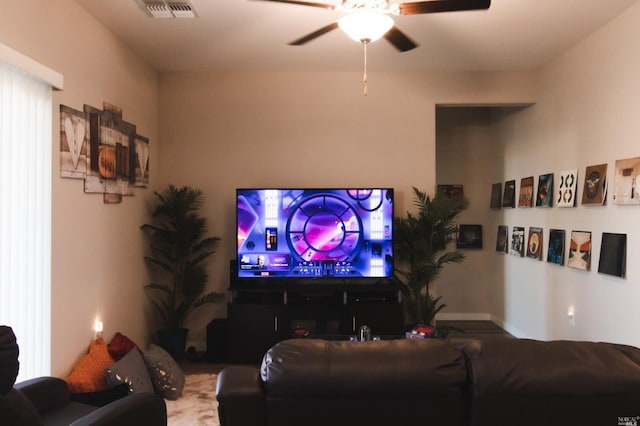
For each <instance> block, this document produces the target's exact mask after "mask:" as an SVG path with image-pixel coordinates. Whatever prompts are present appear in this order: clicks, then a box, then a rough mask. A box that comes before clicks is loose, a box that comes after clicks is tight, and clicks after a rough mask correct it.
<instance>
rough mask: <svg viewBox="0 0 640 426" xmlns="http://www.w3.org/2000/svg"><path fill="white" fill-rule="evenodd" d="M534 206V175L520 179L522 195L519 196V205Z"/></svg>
mask: <svg viewBox="0 0 640 426" xmlns="http://www.w3.org/2000/svg"><path fill="white" fill-rule="evenodd" d="M531 206H533V176H529V177H526V178H522V179H521V180H520V196H519V197H518V207H531Z"/></svg>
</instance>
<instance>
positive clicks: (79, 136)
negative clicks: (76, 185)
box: [60, 103, 149, 203]
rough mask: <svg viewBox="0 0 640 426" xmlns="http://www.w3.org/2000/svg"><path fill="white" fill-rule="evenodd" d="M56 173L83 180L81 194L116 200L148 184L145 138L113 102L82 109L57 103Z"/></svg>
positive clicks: (87, 106)
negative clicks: (100, 195)
mask: <svg viewBox="0 0 640 426" xmlns="http://www.w3.org/2000/svg"><path fill="white" fill-rule="evenodd" d="M60 176H61V177H64V178H72V179H83V180H84V192H85V193H88V194H91V193H93V194H102V195H103V201H104V202H105V203H119V202H121V201H122V197H123V196H132V195H133V188H134V187H142V188H145V187H147V186H148V184H149V139H147V138H146V137H144V136H141V135H138V134H137V132H136V126H135V125H134V124H131V123H128V122H126V121H124V120H123V118H122V109H120V108H118V107H116V106H114V105H111V104H108V103H104V105H103V109H102V110H100V109H97V108H95V107H92V106H90V105H85V106H84V109H83V111H78V110H75V109H73V108H71V107H68V106H66V105H60Z"/></svg>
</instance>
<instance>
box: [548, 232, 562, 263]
mask: <svg viewBox="0 0 640 426" xmlns="http://www.w3.org/2000/svg"><path fill="white" fill-rule="evenodd" d="M564 235H565V233H564V230H563V229H550V230H549V248H548V249H547V262H549V263H555V264H556V265H564Z"/></svg>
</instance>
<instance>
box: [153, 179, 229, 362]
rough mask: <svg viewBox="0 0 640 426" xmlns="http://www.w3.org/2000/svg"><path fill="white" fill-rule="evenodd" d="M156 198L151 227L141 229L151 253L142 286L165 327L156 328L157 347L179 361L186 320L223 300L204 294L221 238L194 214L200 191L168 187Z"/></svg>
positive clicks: (218, 295)
mask: <svg viewBox="0 0 640 426" xmlns="http://www.w3.org/2000/svg"><path fill="white" fill-rule="evenodd" d="M155 195H156V197H157V198H158V204H157V206H156V207H155V209H154V210H153V223H148V224H144V225H142V226H141V229H142V230H143V231H145V232H146V233H147V234H148V235H149V237H150V240H149V248H150V252H151V253H150V255H149V256H145V258H144V260H145V262H146V263H147V264H148V265H150V266H151V267H152V269H153V272H154V274H153V278H152V280H151V282H149V283H148V284H146V285H145V288H146V289H147V291H148V292H149V294H150V297H151V298H152V301H153V303H154V305H155V307H156V308H157V311H158V313H159V316H160V318H161V320H162V323H163V326H164V328H161V329H159V330H158V343H159V345H160V346H161V347H163V348H164V349H166V350H167V352H169V353H170V354H171V355H172V356H173V357H174V358H175V359H180V358H182V357H183V356H184V351H185V346H186V339H187V334H188V332H189V330H188V329H186V328H184V321H185V319H186V318H187V316H188V315H189V314H190V313H191V312H192V311H193V310H195V309H196V308H198V307H200V306H202V305H204V304H207V303H218V302H221V301H222V300H223V299H224V294H222V293H218V292H215V291H205V287H206V284H207V280H208V276H207V273H206V270H205V261H206V260H207V259H208V258H209V257H210V256H211V255H212V254H213V253H214V250H213V248H214V246H215V245H216V243H217V242H218V241H219V240H220V238H218V237H212V236H207V235H206V234H207V231H208V230H207V226H206V221H205V219H204V218H203V217H201V216H200V214H199V213H198V211H199V210H200V208H201V207H202V204H203V202H204V195H203V193H202V191H201V190H199V189H197V188H192V187H189V186H183V187H181V188H177V187H175V186H174V185H169V187H168V188H167V189H166V190H165V191H164V193H162V194H161V193H158V192H155Z"/></svg>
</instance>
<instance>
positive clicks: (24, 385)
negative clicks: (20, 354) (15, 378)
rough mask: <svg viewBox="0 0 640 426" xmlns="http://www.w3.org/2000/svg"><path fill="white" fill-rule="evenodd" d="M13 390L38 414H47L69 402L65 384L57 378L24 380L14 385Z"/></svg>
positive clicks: (67, 388)
mask: <svg viewBox="0 0 640 426" xmlns="http://www.w3.org/2000/svg"><path fill="white" fill-rule="evenodd" d="M15 388H16V389H18V390H19V391H20V392H22V393H23V394H24V395H25V396H26V397H27V399H29V401H31V403H32V404H33V405H34V406H35V407H36V410H37V411H38V413H44V412H47V411H49V410H51V409H53V408H55V407H59V406H61V405H64V404H66V403H67V402H69V387H68V386H67V382H65V381H64V380H62V379H59V378H57V377H38V378H35V379H31V380H25V381H24V382H20V383H16V385H15Z"/></svg>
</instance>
